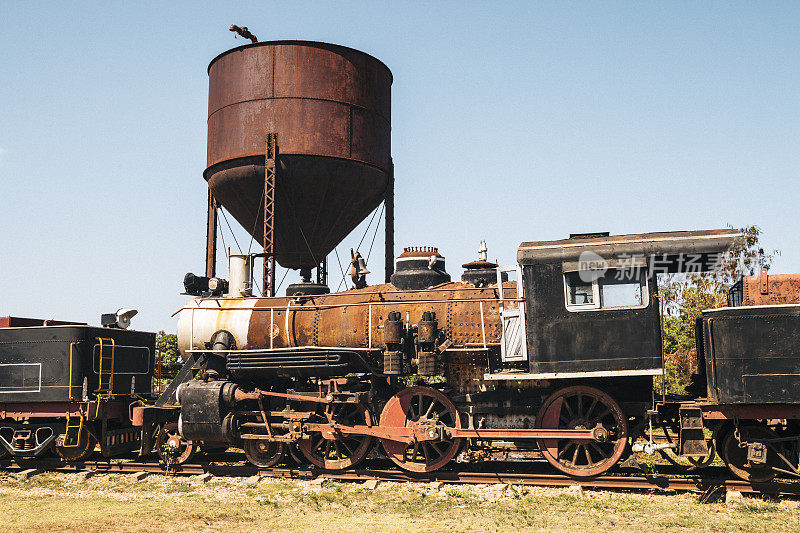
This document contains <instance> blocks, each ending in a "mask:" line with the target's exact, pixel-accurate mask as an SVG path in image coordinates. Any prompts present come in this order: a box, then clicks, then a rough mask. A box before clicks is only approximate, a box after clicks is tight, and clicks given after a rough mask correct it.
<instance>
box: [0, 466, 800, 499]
mask: <svg viewBox="0 0 800 533" xmlns="http://www.w3.org/2000/svg"><path fill="white" fill-rule="evenodd" d="M504 467H505V468H504V469H505V470H508V463H505V464H504ZM0 469H5V470H11V471H15V470H27V469H35V470H41V471H55V472H82V471H87V470H92V471H94V472H97V473H108V474H113V473H119V474H124V473H135V472H148V473H159V474H163V473H164V469H163V467H162V466H161V465H160V464H159V463H157V462H139V461H120V460H113V461H84V462H77V463H65V462H63V461H58V460H53V459H42V460H34V461H20V462H17V461H0ZM173 474H174V475H179V476H189V475H200V474H211V475H213V476H218V477H251V476H256V475H259V476H265V477H273V478H287V479H298V480H311V479H314V478H318V477H325V478H328V479H332V480H337V481H350V482H359V481H367V480H376V479H377V480H381V481H395V482H443V483H448V484H487V483H488V484H498V483H500V484H508V485H525V486H538V487H569V486H574V485H580V486H582V487H584V488H593V489H604V490H636V491H642V490H644V491H676V492H705V493H710V492H713V491H714V490H721V489H725V490H737V491H740V492H742V493H750V494H770V495H784V496H800V483H799V482H791V481H771V482H767V483H748V482H746V481H742V480H738V479H728V478H725V477H722V476H718V475H714V476H698V475H694V476H677V475H665V474H656V475H641V474H635V475H634V474H630V475H628V474H620V475H610V476H599V477H596V478H592V479H575V478H571V477H569V476H564V475H559V474H550V473H531V472H514V471H510V470H509V471H500V472H498V471H494V472H469V471H467V472H463V471H462V472H457V471H437V472H432V473H429V474H423V475H411V474H408V473H405V472H402V471H400V470H396V469H392V468H363V469H356V470H348V471H344V472H334V471H326V470H319V469H314V470H311V469H305V468H258V467H255V466H253V465H249V464H185V465H181V466H180V467H178V468H177V469H176V470H175V471H174V472H173Z"/></svg>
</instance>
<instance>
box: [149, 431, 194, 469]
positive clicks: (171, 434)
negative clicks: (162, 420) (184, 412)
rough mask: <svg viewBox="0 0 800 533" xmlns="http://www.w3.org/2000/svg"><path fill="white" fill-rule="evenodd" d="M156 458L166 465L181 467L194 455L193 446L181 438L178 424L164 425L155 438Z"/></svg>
mask: <svg viewBox="0 0 800 533" xmlns="http://www.w3.org/2000/svg"><path fill="white" fill-rule="evenodd" d="M156 450H157V451H158V456H159V457H160V458H161V460H162V461H164V462H165V463H166V464H168V465H182V464H183V463H185V462H186V461H188V460H189V459H191V457H192V455H194V451H195V445H194V443H193V442H191V441H187V440H186V439H184V438H183V437H181V434H180V432H178V424H177V423H176V422H171V423H169V424H164V425H163V426H161V429H159V430H158V436H157V437H156Z"/></svg>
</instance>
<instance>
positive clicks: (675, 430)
mask: <svg viewBox="0 0 800 533" xmlns="http://www.w3.org/2000/svg"><path fill="white" fill-rule="evenodd" d="M679 424H680V422H679V421H678V420H675V419H669V420H664V419H662V420H661V424H660V427H661V431H662V432H663V433H664V438H665V439H666V440H667V442H668V443H669V444H676V443H677V442H678V440H679V437H680V429H679ZM670 428H672V429H670ZM706 443H707V445H708V455H706V456H705V457H681V456H680V455H678V454H677V452H675V450H672V449H664V450H658V454H659V455H660V456H661V457H663V458H664V459H665V460H666V461H667V462H668V463H670V464H671V465H673V466H676V467H678V468H681V469H683V470H685V471H686V472H693V471H695V470H700V469H702V468H705V467H707V466H708V465H710V464H711V463H712V462H714V459H715V458H716V457H717V452H716V446H715V439H714V438H713V437H712V438H711V439H706ZM676 446H677V444H676ZM684 461H685V462H684ZM687 463H688V464H687Z"/></svg>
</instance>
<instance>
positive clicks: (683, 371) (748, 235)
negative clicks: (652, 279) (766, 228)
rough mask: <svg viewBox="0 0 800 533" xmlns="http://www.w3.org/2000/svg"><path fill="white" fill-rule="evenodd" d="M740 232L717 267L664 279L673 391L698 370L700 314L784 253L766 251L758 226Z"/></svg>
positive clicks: (666, 338)
mask: <svg viewBox="0 0 800 533" xmlns="http://www.w3.org/2000/svg"><path fill="white" fill-rule="evenodd" d="M740 231H741V232H742V233H743V234H744V240H743V242H742V243H741V244H740V245H739V246H738V247H736V248H735V249H733V250H731V251H730V252H728V253H727V254H726V255H725V256H724V257H723V258H722V261H721V263H720V265H719V268H718V269H717V270H715V271H712V272H704V273H702V274H668V275H666V276H664V277H663V278H662V280H660V283H659V291H660V293H661V296H662V297H663V299H664V336H663V342H664V354H665V358H666V361H665V366H666V370H667V380H666V385H667V390H668V391H669V392H676V393H682V392H684V391H685V388H686V386H687V385H688V384H689V381H690V377H691V374H692V373H695V372H697V370H698V369H697V352H696V348H695V333H694V326H695V321H696V319H697V318H698V317H699V316H700V313H701V312H702V311H703V310H704V309H716V308H718V307H724V306H725V305H727V300H728V291H729V290H730V288H731V286H732V285H733V284H734V283H736V281H738V280H739V279H740V278H741V277H742V276H752V275H754V274H756V273H758V272H759V271H760V270H761V269H762V268H766V269H769V268H770V266H771V265H772V260H773V259H774V258H775V256H776V255H779V254H780V252H779V251H778V250H770V251H768V252H765V251H764V248H763V247H762V246H761V245H760V242H759V240H760V237H761V228H759V227H758V226H755V225H753V226H748V227H745V228H742V229H741V230H740Z"/></svg>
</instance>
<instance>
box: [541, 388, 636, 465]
mask: <svg viewBox="0 0 800 533" xmlns="http://www.w3.org/2000/svg"><path fill="white" fill-rule="evenodd" d="M597 424H601V425H602V427H603V428H605V430H606V432H607V434H608V437H607V439H606V440H605V441H604V442H598V441H593V440H570V439H539V448H540V449H541V452H542V455H544V458H545V459H547V461H548V462H549V463H550V464H551V465H553V466H554V467H556V468H557V469H559V470H561V471H562V472H564V473H565V474H568V475H570V476H575V477H591V476H598V475H600V474H602V473H603V472H605V471H607V470H608V469H609V468H611V467H612V466H614V465H615V464H617V462H618V461H619V459H620V457H622V454H623V453H624V452H625V447H626V446H627V443H628V422H627V420H626V419H625V415H624V414H623V413H622V409H621V408H620V406H619V404H617V402H615V401H614V399H613V398H611V396H609V395H608V394H606V393H604V392H602V391H600V390H598V389H595V388H594V387H587V386H582V385H578V386H574V387H567V388H564V389H561V390H559V391H557V392H555V393H553V394H552V395H551V396H550V397H549V398H548V399H547V401H545V403H544V405H543V406H542V409H541V410H540V411H539V416H538V417H537V422H536V425H537V427H539V428H543V429H593V428H595V427H596V426H597Z"/></svg>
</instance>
